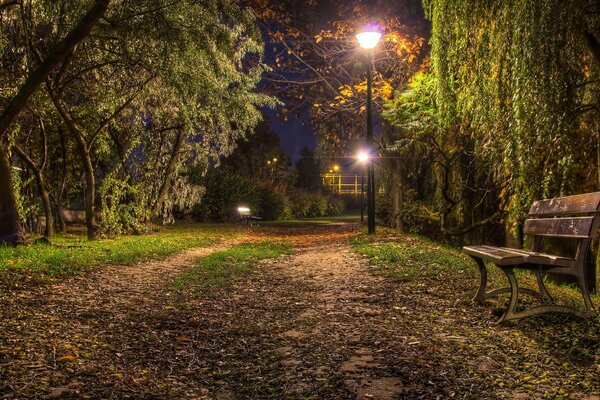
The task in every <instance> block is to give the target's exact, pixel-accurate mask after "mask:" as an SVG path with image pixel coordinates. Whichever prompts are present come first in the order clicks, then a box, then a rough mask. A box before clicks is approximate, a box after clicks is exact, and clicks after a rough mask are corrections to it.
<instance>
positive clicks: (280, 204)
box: [258, 187, 286, 221]
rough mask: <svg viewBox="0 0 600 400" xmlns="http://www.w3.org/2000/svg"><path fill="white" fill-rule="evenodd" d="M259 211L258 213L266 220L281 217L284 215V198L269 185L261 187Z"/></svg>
mask: <svg viewBox="0 0 600 400" xmlns="http://www.w3.org/2000/svg"><path fill="white" fill-rule="evenodd" d="M260 200H261V204H260V210H261V211H260V213H258V215H259V216H260V217H261V218H262V219H264V220H267V221H274V220H278V219H282V218H284V216H285V209H286V198H285V196H284V195H283V193H280V192H278V191H276V190H274V189H272V188H270V187H263V188H261V199H260Z"/></svg>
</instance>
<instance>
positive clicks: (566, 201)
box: [523, 192, 600, 239]
mask: <svg viewBox="0 0 600 400" xmlns="http://www.w3.org/2000/svg"><path fill="white" fill-rule="evenodd" d="M599 208H600V192H595V193H586V194H579V195H575V196H567V197H557V198H555V199H547V200H538V201H535V202H534V203H533V204H532V205H531V208H530V209H529V216H530V217H534V218H531V219H528V220H527V221H525V227H524V229H523V230H524V233H525V234H527V235H533V236H553V237H567V238H574V239H593V238H595V237H597V236H598V227H599V224H600V217H598V211H599Z"/></svg>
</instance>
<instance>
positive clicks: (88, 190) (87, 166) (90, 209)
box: [74, 133, 96, 240]
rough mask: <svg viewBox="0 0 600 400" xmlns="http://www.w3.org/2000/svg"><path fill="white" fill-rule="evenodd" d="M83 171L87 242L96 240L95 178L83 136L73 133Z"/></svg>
mask: <svg viewBox="0 0 600 400" xmlns="http://www.w3.org/2000/svg"><path fill="white" fill-rule="evenodd" d="M74 135H75V139H76V142H77V149H78V150H79V156H80V157H81V161H82V162H83V170H84V171H85V226H86V227H87V238H88V240H95V239H96V178H95V177H94V165H93V164H92V158H91V157H90V152H89V151H88V148H87V144H86V143H85V139H84V138H83V136H81V135H79V134H77V133H74Z"/></svg>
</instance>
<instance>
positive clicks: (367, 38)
mask: <svg viewBox="0 0 600 400" xmlns="http://www.w3.org/2000/svg"><path fill="white" fill-rule="evenodd" d="M380 38H381V33H379V32H361V33H359V34H358V35H356V39H358V43H359V44H360V47H362V48H363V49H372V48H374V47H375V46H377V43H378V42H379V39H380Z"/></svg>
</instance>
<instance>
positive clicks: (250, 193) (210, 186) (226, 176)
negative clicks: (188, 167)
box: [194, 169, 262, 221]
mask: <svg viewBox="0 0 600 400" xmlns="http://www.w3.org/2000/svg"><path fill="white" fill-rule="evenodd" d="M203 185H204V187H205V189H206V192H205V193H204V196H203V197H202V201H201V203H199V204H197V205H196V206H195V209H194V216H195V217H196V218H199V219H200V220H209V221H236V220H238V219H239V215H238V213H237V207H238V206H246V207H249V208H250V210H251V212H252V213H253V214H254V215H259V214H260V213H261V212H262V206H261V200H262V199H261V197H262V193H261V188H260V186H259V185H258V184H257V183H256V182H255V181H253V180H252V178H250V177H248V176H246V175H242V174H240V173H237V172H234V171H230V170H218V169H212V170H210V171H208V172H207V174H206V176H205V177H204V179H203Z"/></svg>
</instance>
